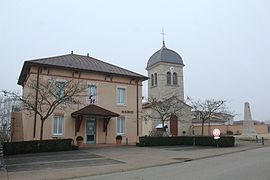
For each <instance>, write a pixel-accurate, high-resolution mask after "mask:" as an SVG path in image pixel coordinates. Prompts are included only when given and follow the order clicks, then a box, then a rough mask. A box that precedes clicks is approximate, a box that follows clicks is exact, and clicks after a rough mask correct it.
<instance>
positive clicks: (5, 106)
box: [0, 94, 19, 142]
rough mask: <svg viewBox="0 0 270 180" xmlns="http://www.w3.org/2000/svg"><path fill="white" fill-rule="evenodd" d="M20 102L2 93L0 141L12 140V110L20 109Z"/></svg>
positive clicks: (0, 96) (0, 100)
mask: <svg viewBox="0 0 270 180" xmlns="http://www.w3.org/2000/svg"><path fill="white" fill-rule="evenodd" d="M18 106H19V104H18V102H17V101H16V100H15V99H12V98H10V97H8V96H6V94H0V142H4V141H9V140H10V128H11V127H10V126H11V112H14V111H15V110H17V109H18Z"/></svg>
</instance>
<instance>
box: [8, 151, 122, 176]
mask: <svg viewBox="0 0 270 180" xmlns="http://www.w3.org/2000/svg"><path fill="white" fill-rule="evenodd" d="M5 163H6V168H7V170H8V172H10V173H11V172H19V171H32V172H33V171H38V170H46V169H47V170H50V169H64V168H78V167H91V166H104V165H110V164H120V163H123V162H121V161H117V160H114V159H110V158H106V157H103V156H99V155H96V154H91V153H89V152H87V151H66V152H50V153H37V154H24V155H14V156H7V157H5Z"/></svg>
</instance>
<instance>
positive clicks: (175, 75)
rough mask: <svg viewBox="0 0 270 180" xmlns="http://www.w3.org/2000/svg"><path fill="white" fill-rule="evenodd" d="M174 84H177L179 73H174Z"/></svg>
mask: <svg viewBox="0 0 270 180" xmlns="http://www.w3.org/2000/svg"><path fill="white" fill-rule="evenodd" d="M173 85H177V73H176V72H174V73H173Z"/></svg>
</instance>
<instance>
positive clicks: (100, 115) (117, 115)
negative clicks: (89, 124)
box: [71, 112, 120, 118]
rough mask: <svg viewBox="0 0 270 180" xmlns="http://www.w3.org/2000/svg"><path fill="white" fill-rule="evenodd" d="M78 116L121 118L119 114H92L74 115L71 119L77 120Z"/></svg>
mask: <svg viewBox="0 0 270 180" xmlns="http://www.w3.org/2000/svg"><path fill="white" fill-rule="evenodd" d="M77 116H99V117H119V116H120V115H119V114H115V115H104V114H91V113H76V112H75V113H72V114H71V117H73V118H75V117H77Z"/></svg>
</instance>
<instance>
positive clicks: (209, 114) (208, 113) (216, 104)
mask: <svg viewBox="0 0 270 180" xmlns="http://www.w3.org/2000/svg"><path fill="white" fill-rule="evenodd" d="M188 101H189V103H190V105H191V106H192V109H193V111H194V113H195V117H196V118H197V119H199V120H200V121H201V123H202V136H203V133H204V132H203V130H204V123H205V122H207V121H209V123H210V120H211V119H213V118H214V117H215V116H216V115H217V114H219V115H225V114H227V115H233V113H232V112H230V111H229V110H228V106H227V104H226V103H227V102H226V101H225V100H215V99H206V100H204V101H200V100H198V101H194V100H192V99H190V98H188Z"/></svg>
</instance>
